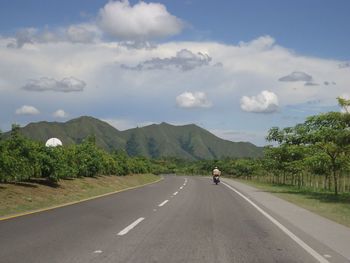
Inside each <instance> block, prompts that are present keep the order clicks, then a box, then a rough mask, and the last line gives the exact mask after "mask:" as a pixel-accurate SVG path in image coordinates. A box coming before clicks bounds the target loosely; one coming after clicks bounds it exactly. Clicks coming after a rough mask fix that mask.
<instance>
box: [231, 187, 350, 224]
mask: <svg viewBox="0 0 350 263" xmlns="http://www.w3.org/2000/svg"><path fill="white" fill-rule="evenodd" d="M238 181H239V182H242V183H245V184H248V185H251V186H254V187H256V188H258V189H261V190H264V191H266V192H269V193H272V194H274V195H276V196H278V197H280V198H282V199H284V200H286V201H289V202H291V203H293V204H296V205H298V206H300V207H303V208H305V209H307V210H309V211H311V212H314V213H316V214H319V215H321V216H323V217H326V218H328V219H330V220H333V221H335V222H337V223H340V224H343V225H345V226H347V227H350V193H342V194H339V195H338V196H335V195H334V193H332V192H325V191H318V192H314V191H311V190H309V189H298V188H296V187H291V186H282V185H271V184H267V183H261V182H256V181H247V180H238Z"/></svg>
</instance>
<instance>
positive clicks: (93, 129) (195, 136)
mask: <svg viewBox="0 0 350 263" xmlns="http://www.w3.org/2000/svg"><path fill="white" fill-rule="evenodd" d="M20 132H21V133H22V134H23V135H25V136H26V137H28V138H31V139H34V140H38V141H43V142H45V141H46V140H47V139H49V138H51V137H56V138H59V139H60V140H61V141H62V142H63V144H72V143H80V142H82V140H83V139H85V138H86V137H88V136H89V135H94V136H95V137H96V143H97V145H99V146H100V147H102V148H104V149H106V150H108V151H111V150H119V149H125V150H126V151H127V152H128V153H129V155H132V156H136V155H142V156H146V157H150V158H158V157H165V156H168V157H179V158H185V159H191V160H194V159H216V158H218V159H220V158H223V157H259V156H261V155H262V148H261V147H257V146H255V145H254V144H251V143H248V142H231V141H227V140H223V139H220V138H218V137H216V136H215V135H213V134H212V133H210V132H208V131H207V130H205V129H203V128H200V127H198V126H196V125H194V124H190V125H184V126H175V125H170V124H167V123H164V122H163V123H161V124H152V125H149V126H145V127H142V128H134V129H129V130H126V131H119V130H117V129H115V128H114V127H112V126H111V125H109V124H108V123H106V122H103V121H101V120H99V119H96V118H92V117H86V116H83V117H80V118H77V119H73V120H70V121H67V122H65V123H59V122H37V123H30V124H28V125H27V126H25V127H23V128H21V129H20Z"/></svg>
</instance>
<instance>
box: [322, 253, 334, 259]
mask: <svg viewBox="0 0 350 263" xmlns="http://www.w3.org/2000/svg"><path fill="white" fill-rule="evenodd" d="M323 256H324V257H325V258H331V257H332V256H331V255H328V254H326V255H323Z"/></svg>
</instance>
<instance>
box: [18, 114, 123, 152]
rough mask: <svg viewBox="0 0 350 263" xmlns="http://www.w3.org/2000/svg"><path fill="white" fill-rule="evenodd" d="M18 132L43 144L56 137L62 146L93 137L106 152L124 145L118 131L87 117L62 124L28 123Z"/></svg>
mask: <svg viewBox="0 0 350 263" xmlns="http://www.w3.org/2000/svg"><path fill="white" fill-rule="evenodd" d="M20 132H21V133H22V134H23V135H24V136H26V137H28V138H30V139H33V140H37V141H43V142H46V141H47V140H48V139H50V138H52V137H56V138H59V139H60V140H61V141H62V143H63V144H73V143H81V142H82V141H83V140H84V139H85V138H87V137H88V136H91V135H94V136H95V137H96V143H97V145H99V146H100V147H102V148H104V149H105V150H108V151H109V150H113V149H118V146H119V147H121V145H125V140H124V139H123V138H122V137H121V132H120V131H118V130H117V129H115V128H114V127H113V126H111V125H109V124H108V123H106V122H103V121H100V120H99V119H96V118H93V117H88V116H83V117H80V118H77V119H72V120H70V121H67V122H64V123H62V122H47V121H42V122H36V123H30V124H28V125H27V126H25V127H23V128H21V129H20ZM119 149H120V148H119Z"/></svg>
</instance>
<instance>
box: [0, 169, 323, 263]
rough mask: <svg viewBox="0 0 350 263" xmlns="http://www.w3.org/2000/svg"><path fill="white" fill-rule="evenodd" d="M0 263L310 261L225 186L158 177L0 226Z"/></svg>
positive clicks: (5, 222)
mask: <svg viewBox="0 0 350 263" xmlns="http://www.w3.org/2000/svg"><path fill="white" fill-rule="evenodd" d="M0 262H4V263H5V262H6V263H12V262H13V263H15V262H16V263H21V262H26V263H29V262H33V263H34V262H35V263H41V262H43V263H48V262H50V263H55V262H59V263H65V262H79V263H87V262H135V263H147V262H150V263H151V262H152V263H155V262H167V263H171V262H200V263H205V262H210V263H213V262H223V263H225V262H259V263H261V262H269V263H270V262H318V261H317V260H316V259H315V258H314V257H312V256H311V255H310V254H309V253H308V252H306V251H305V250H304V249H303V248H302V247H301V246H300V245H298V244H297V243H296V242H295V241H293V240H292V239H291V238H290V237H289V236H288V235H286V234H285V233H284V232H283V231H281V230H280V229H279V228H278V227H276V225H274V224H273V223H272V222H271V221H270V220H269V219H268V218H266V217H265V216H263V215H262V214H261V213H260V212H259V211H258V210H256V209H255V208H254V207H253V206H252V205H251V204H249V203H248V202H247V201H246V200H244V199H243V198H242V197H241V196H239V195H238V194H237V193H235V192H234V191H232V190H231V189H229V188H228V187H226V186H225V185H223V184H220V185H214V184H212V182H211V181H210V180H209V179H208V178H199V177H184V176H166V177H165V179H164V180H163V181H161V182H159V183H156V184H152V185H148V186H145V187H142V188H138V189H134V190H130V191H126V192H122V193H118V194H115V195H111V196H107V197H103V198H99V199H95V200H92V201H88V202H83V203H80V204H76V205H71V206H67V207H63V208H59V209H54V210H50V211H47V212H43V213H38V214H32V215H27V216H23V217H19V218H14V219H10V220H5V221H0ZM325 262H327V261H325Z"/></svg>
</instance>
